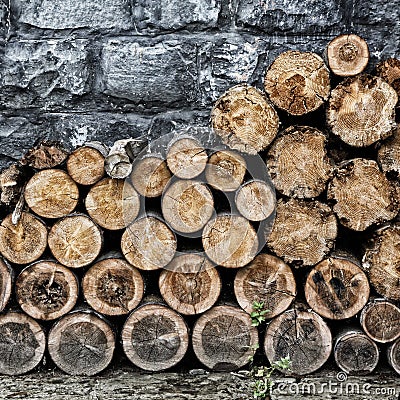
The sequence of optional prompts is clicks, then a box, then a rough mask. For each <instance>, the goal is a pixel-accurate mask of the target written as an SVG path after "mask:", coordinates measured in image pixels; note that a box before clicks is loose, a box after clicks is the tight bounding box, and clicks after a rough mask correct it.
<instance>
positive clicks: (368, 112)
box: [326, 74, 397, 147]
mask: <svg viewBox="0 0 400 400" xmlns="http://www.w3.org/2000/svg"><path fill="white" fill-rule="evenodd" d="M396 103H397V94H396V91H395V90H394V89H393V88H392V87H391V86H389V84H387V83H386V82H385V81H384V80H383V79H381V78H379V77H375V76H371V75H367V74H362V75H357V76H355V77H352V78H347V79H345V80H344V81H343V82H342V83H341V84H339V85H338V86H336V88H335V89H333V90H332V93H331V97H330V99H329V105H328V108H327V115H326V117H327V123H328V125H329V126H330V128H331V129H332V132H333V133H334V134H335V135H337V136H339V137H340V139H342V140H343V141H344V142H345V143H347V144H349V145H350V146H355V147H364V146H369V145H371V144H373V143H375V142H377V141H378V140H381V139H385V138H387V137H388V136H390V135H391V134H392V131H393V129H394V128H395V127H396V123H395V105H396Z"/></svg>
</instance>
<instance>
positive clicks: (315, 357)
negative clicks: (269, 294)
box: [264, 309, 332, 376]
mask: <svg viewBox="0 0 400 400" xmlns="http://www.w3.org/2000/svg"><path fill="white" fill-rule="evenodd" d="M264 351H265V354H266V356H267V358H268V360H269V362H270V363H273V362H276V361H279V360H280V359H281V358H283V357H289V358H290V360H291V369H290V371H288V372H287V373H288V374H290V375H295V376H298V375H306V374H310V373H312V372H314V371H316V370H318V369H319V368H320V367H322V366H323V365H324V364H325V362H326V361H327V360H328V358H329V355H330V354H331V351H332V335H331V332H330V329H329V327H328V325H327V324H326V323H325V322H324V320H323V319H322V318H321V317H320V316H319V315H318V314H316V313H314V312H313V311H302V310H297V309H292V310H288V311H285V312H284V313H283V314H281V315H279V316H278V317H276V318H275V319H273V320H272V321H271V323H270V324H269V325H268V327H267V331H266V333H265V342H264Z"/></svg>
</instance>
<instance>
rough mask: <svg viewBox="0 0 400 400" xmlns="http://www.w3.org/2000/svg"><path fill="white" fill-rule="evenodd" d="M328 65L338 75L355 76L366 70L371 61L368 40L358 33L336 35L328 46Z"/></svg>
mask: <svg viewBox="0 0 400 400" xmlns="http://www.w3.org/2000/svg"><path fill="white" fill-rule="evenodd" d="M326 53H327V54H326V55H327V58H328V65H329V68H330V69H331V71H332V72H333V73H334V74H335V75H338V76H354V75H357V74H360V73H361V72H362V71H364V69H365V67H366V66H367V64H368V61H369V50H368V45H367V42H366V41H365V40H364V39H363V38H361V37H360V36H357V35H354V34H352V35H340V36H337V37H335V38H334V39H333V40H332V41H331V42H330V43H329V44H328V48H327V52H326Z"/></svg>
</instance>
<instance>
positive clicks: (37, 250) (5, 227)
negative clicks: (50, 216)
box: [0, 212, 47, 264]
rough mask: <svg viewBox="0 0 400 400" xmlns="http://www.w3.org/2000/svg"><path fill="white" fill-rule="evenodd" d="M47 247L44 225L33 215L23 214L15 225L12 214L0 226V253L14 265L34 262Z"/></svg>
mask: <svg viewBox="0 0 400 400" xmlns="http://www.w3.org/2000/svg"><path fill="white" fill-rule="evenodd" d="M46 247H47V228H46V225H45V224H44V223H43V222H42V221H40V220H39V219H38V218H37V217H35V216H34V215H32V214H30V213H27V212H23V213H22V214H21V218H20V219H19V221H18V222H17V224H16V225H14V224H13V223H12V214H9V215H7V217H6V218H4V220H3V222H2V223H1V225H0V253H1V254H2V255H3V256H4V257H5V258H7V260H9V261H11V262H12V263H15V264H29V263H31V262H33V261H36V260H37V259H38V258H39V257H40V256H41V255H42V254H43V252H44V251H45V249H46Z"/></svg>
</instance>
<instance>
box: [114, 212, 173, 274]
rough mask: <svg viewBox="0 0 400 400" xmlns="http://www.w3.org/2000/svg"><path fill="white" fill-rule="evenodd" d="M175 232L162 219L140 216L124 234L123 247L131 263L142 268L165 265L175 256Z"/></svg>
mask: <svg viewBox="0 0 400 400" xmlns="http://www.w3.org/2000/svg"><path fill="white" fill-rule="evenodd" d="M176 247H177V240H176V236H175V234H174V233H173V232H172V231H171V229H169V227H168V226H167V225H166V224H165V223H164V222H163V221H161V220H160V219H158V218H154V217H144V218H140V219H138V220H137V221H135V222H134V223H133V224H131V225H130V226H129V227H128V228H127V229H126V230H125V231H124V233H123V234H122V238H121V249H122V253H123V254H124V256H125V258H126V259H127V260H128V262H129V263H130V264H132V265H133V266H135V267H137V268H139V269H141V270H154V269H159V268H163V267H165V266H166V265H167V264H168V263H169V262H170V261H171V260H172V258H173V257H174V254H175V251H176Z"/></svg>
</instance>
